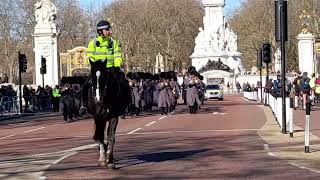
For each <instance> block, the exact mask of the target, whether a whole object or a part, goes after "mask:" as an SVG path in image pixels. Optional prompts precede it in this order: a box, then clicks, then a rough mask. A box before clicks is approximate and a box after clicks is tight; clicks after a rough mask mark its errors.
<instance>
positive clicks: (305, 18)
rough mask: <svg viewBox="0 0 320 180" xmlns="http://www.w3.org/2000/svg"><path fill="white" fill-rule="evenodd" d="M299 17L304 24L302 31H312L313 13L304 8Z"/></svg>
mask: <svg viewBox="0 0 320 180" xmlns="http://www.w3.org/2000/svg"><path fill="white" fill-rule="evenodd" d="M299 19H300V20H301V25H302V29H301V33H302V34H309V33H310V32H311V15H310V14H309V13H308V12H307V11H306V10H303V11H302V14H300V16H299Z"/></svg>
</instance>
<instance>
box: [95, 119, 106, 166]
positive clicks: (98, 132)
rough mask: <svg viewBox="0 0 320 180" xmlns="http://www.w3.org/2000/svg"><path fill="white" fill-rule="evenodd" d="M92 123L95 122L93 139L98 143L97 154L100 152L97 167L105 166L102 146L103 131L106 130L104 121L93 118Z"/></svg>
mask: <svg viewBox="0 0 320 180" xmlns="http://www.w3.org/2000/svg"><path fill="white" fill-rule="evenodd" d="M94 122H95V132H94V136H93V139H94V140H95V141H98V143H99V152H100V156H99V160H98V162H99V166H105V165H106V148H105V144H104V130H105V128H106V120H105V119H103V118H98V117H95V118H94Z"/></svg>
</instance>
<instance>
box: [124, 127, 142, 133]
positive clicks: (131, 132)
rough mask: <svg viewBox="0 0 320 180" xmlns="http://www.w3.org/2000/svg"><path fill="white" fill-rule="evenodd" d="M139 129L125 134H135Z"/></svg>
mask: <svg viewBox="0 0 320 180" xmlns="http://www.w3.org/2000/svg"><path fill="white" fill-rule="evenodd" d="M140 129H141V128H137V129H135V130H133V131H131V132H128V133H127V134H132V133H134V132H137V131H139V130H140Z"/></svg>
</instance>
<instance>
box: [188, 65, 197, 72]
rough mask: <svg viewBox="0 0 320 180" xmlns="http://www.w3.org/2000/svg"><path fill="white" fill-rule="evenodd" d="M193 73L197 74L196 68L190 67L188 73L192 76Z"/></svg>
mask: <svg viewBox="0 0 320 180" xmlns="http://www.w3.org/2000/svg"><path fill="white" fill-rule="evenodd" d="M192 72H197V70H196V67H194V66H190V67H189V69H188V73H189V74H192Z"/></svg>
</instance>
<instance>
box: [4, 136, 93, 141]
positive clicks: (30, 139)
mask: <svg viewBox="0 0 320 180" xmlns="http://www.w3.org/2000/svg"><path fill="white" fill-rule="evenodd" d="M88 137H89V136H70V137H47V138H45V137H35V138H21V139H19V141H37V140H52V139H72V138H88ZM0 139H1V138H0ZM8 141H10V140H9V139H8ZM11 141H12V140H11Z"/></svg>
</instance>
